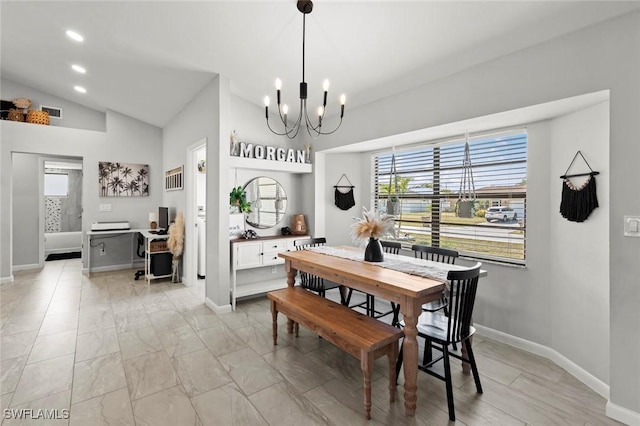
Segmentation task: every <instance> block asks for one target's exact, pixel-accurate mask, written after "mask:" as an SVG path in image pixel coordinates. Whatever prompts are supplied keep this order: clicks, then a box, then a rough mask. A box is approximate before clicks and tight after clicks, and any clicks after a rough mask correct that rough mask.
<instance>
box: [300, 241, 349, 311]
mask: <svg viewBox="0 0 640 426" xmlns="http://www.w3.org/2000/svg"><path fill="white" fill-rule="evenodd" d="M326 244H327V239H326V238H305V239H302V240H295V241H294V242H293V245H294V246H295V248H296V250H304V249H305V248H308V247H319V246H324V245H326ZM299 274H300V286H301V287H302V288H304V289H306V290H309V291H313V292H314V293H318V295H319V296H322V297H326V292H327V290H331V289H333V288H339V287H341V286H340V284H335V283H332V282H325V280H324V279H323V278H321V277H317V276H315V275H312V274H309V273H308V272H299ZM340 301H341V303H342V304H343V305H345V302H344V297H343V294H342V292H340Z"/></svg>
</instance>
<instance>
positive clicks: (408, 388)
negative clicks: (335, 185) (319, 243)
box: [279, 247, 461, 416]
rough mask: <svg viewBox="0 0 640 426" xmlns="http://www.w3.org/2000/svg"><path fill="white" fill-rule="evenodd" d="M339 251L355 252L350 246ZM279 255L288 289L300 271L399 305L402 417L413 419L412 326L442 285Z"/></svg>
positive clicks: (302, 255) (361, 264)
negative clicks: (283, 266)
mask: <svg viewBox="0 0 640 426" xmlns="http://www.w3.org/2000/svg"><path fill="white" fill-rule="evenodd" d="M339 248H340V249H347V250H357V249H356V248H353V247H339ZM279 256H280V257H282V258H284V260H285V270H286V271H287V285H288V286H290V287H292V286H294V284H295V277H296V273H297V272H298V271H301V272H307V273H309V274H313V275H316V276H318V277H322V278H324V279H326V280H329V281H332V282H334V283H337V284H341V285H343V286H345V287H350V288H353V289H356V290H360V291H363V292H365V293H368V294H371V295H374V296H379V297H381V298H384V299H386V300H388V301H391V302H395V303H398V304H400V312H402V315H403V316H404V322H405V326H404V335H405V337H404V341H403V345H404V346H403V366H404V405H405V411H406V415H407V416H414V415H415V412H416V392H417V380H418V341H417V340H416V336H417V334H418V330H417V327H416V325H417V322H418V317H419V316H420V314H421V313H422V305H423V304H424V303H427V302H430V301H432V300H437V299H440V298H441V297H442V291H443V289H444V284H443V283H442V282H439V281H436V280H433V279H429V278H424V277H421V276H417V275H410V274H408V273H405V272H398V271H395V270H392V269H389V268H383V267H380V266H377V265H376V264H375V263H370V262H365V261H353V260H350V259H346V258H342V257H337V256H330V255H327V254H323V253H316V252H313V251H309V250H300V251H291V252H283V253H280V254H279ZM425 262H428V261H425ZM446 267H448V268H450V269H461V267H459V266H456V265H446ZM292 327H293V322H292V321H291V320H287V331H288V332H289V333H291V332H292Z"/></svg>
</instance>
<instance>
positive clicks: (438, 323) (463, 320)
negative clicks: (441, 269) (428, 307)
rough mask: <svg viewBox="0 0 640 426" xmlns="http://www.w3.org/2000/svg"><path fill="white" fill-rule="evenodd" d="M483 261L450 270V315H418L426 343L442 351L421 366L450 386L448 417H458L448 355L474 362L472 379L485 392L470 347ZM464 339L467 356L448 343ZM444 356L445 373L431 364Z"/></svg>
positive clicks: (437, 313)
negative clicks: (453, 349)
mask: <svg viewBox="0 0 640 426" xmlns="http://www.w3.org/2000/svg"><path fill="white" fill-rule="evenodd" d="M481 265H482V264H481V263H480V262H478V263H476V264H475V266H473V267H472V268H469V269H464V270H460V271H450V272H449V274H448V275H447V279H448V280H449V283H450V288H449V291H448V294H447V296H448V300H449V315H448V316H446V315H444V313H443V312H440V311H438V312H423V313H422V314H421V315H420V317H419V318H418V326H417V327H418V336H419V337H422V338H423V339H425V347H426V346H427V343H429V346H431V344H434V346H433V348H434V349H436V350H438V351H440V352H442V356H440V357H438V358H437V359H435V360H425V359H423V361H422V364H418V369H420V370H422V371H424V372H425V373H427V374H430V375H432V376H433V377H436V378H438V379H440V380H443V381H444V382H445V387H446V389H447V405H448V406H449V419H450V420H451V421H455V420H456V415H455V410H454V407H453V386H452V384H451V366H450V363H449V356H452V357H454V358H457V359H459V360H461V361H462V362H466V363H469V364H470V365H471V371H472V373H473V380H474V381H475V384H476V391H477V392H478V393H482V385H481V384H480V375H479V374H478V367H477V365H476V360H475V357H474V355H473V349H472V348H471V340H470V338H471V336H473V334H474V333H475V332H476V329H475V328H474V327H473V326H472V325H471V317H472V315H473V305H474V303H475V299H476V290H477V288H478V278H479V277H480V266H481ZM401 325H403V326H404V324H402V323H401ZM457 342H462V344H463V345H464V347H465V349H466V350H467V356H468V359H464V358H463V357H462V356H461V355H458V354H455V353H451V352H449V345H451V344H453V343H457ZM402 356H403V349H402V348H401V349H400V354H399V355H398V362H397V363H396V377H398V374H399V373H400V368H401V367H402ZM440 360H442V361H443V364H444V376H441V375H440V374H438V373H436V372H435V371H433V369H432V368H431V367H433V365H434V364H435V363H436V362H438V361H440Z"/></svg>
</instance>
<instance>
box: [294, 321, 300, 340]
mask: <svg viewBox="0 0 640 426" xmlns="http://www.w3.org/2000/svg"><path fill="white" fill-rule="evenodd" d="M293 330H294V331H295V333H296V337H298V332H299V331H300V324H298V323H297V322H294V323H293Z"/></svg>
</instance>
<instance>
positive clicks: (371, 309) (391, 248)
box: [346, 241, 402, 327]
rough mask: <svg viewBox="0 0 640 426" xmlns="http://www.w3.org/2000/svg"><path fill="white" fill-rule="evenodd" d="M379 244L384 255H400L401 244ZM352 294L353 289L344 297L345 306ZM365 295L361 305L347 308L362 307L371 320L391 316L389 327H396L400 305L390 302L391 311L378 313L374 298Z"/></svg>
mask: <svg viewBox="0 0 640 426" xmlns="http://www.w3.org/2000/svg"><path fill="white" fill-rule="evenodd" d="M380 244H381V245H382V249H383V250H384V252H385V253H391V254H399V253H400V249H401V248H402V246H401V244H400V243H398V242H394V241H380ZM352 293H353V289H352V288H350V289H349V291H348V293H347V297H346V302H347V305H348V304H349V301H350V300H351V295H352ZM365 295H366V300H365V301H364V302H361V303H357V304H355V305H351V306H349V307H350V308H362V307H364V308H365V310H366V312H367V315H368V316H370V317H372V318H382V317H385V316H387V315H393V319H392V320H391V325H392V326H394V327H398V326H399V324H400V322H399V319H398V316H399V315H400V305H398V304H396V303H394V302H390V303H391V310H390V311H386V312H380V311H376V298H375V296H373V295H371V294H368V293H365Z"/></svg>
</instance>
